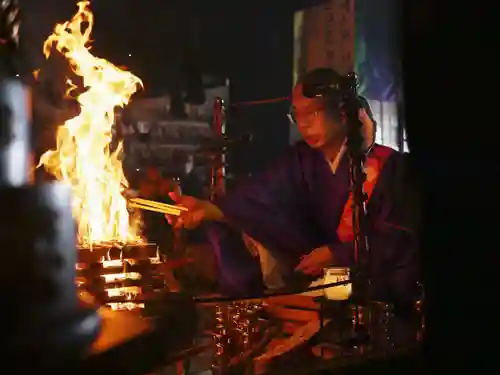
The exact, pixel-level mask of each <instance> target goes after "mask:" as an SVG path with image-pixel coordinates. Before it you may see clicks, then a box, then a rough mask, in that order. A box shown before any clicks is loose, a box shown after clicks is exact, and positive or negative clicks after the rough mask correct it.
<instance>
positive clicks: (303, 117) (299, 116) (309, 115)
mask: <svg viewBox="0 0 500 375" xmlns="http://www.w3.org/2000/svg"><path fill="white" fill-rule="evenodd" d="M321 112H322V111H319V110H314V111H305V112H300V113H297V111H295V110H294V109H293V108H292V109H291V110H290V112H289V113H288V114H287V117H288V120H290V122H291V123H292V124H294V125H299V124H300V123H306V124H307V123H309V122H311V121H312V120H313V119H314V118H315V117H318V116H319V115H320V114H321Z"/></svg>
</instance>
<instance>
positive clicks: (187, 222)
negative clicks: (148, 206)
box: [165, 192, 224, 229]
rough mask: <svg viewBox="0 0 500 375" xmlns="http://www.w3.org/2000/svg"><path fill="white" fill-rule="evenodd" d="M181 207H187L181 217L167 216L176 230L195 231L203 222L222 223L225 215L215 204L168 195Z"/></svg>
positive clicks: (173, 193)
mask: <svg viewBox="0 0 500 375" xmlns="http://www.w3.org/2000/svg"><path fill="white" fill-rule="evenodd" d="M168 195H169V196H170V198H172V200H173V201H174V202H175V203H176V204H177V205H179V206H182V207H186V208H187V209H188V210H187V211H181V214H180V215H179V216H173V215H165V217H166V218H167V220H168V222H169V223H170V224H171V225H172V226H173V227H174V228H175V229H180V228H186V229H194V228H196V227H197V226H198V225H200V224H201V223H202V222H203V221H221V220H223V218H224V214H223V213H222V212H221V210H219V208H218V207H217V206H215V205H214V204H213V203H211V202H209V201H205V200H201V199H196V198H194V197H190V196H187V195H178V194H177V193H175V192H171V193H169V194H168Z"/></svg>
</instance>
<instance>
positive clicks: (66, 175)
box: [39, 1, 142, 245]
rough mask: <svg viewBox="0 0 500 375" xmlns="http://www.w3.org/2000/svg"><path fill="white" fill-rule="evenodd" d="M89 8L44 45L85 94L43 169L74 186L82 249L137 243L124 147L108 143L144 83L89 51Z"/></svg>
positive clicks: (59, 133)
mask: <svg viewBox="0 0 500 375" xmlns="http://www.w3.org/2000/svg"><path fill="white" fill-rule="evenodd" d="M89 4H90V2H89V1H81V2H79V3H78V12H77V13H76V14H75V15H74V16H73V18H72V19H71V21H68V22H66V23H64V24H58V25H56V27H55V28H54V32H53V33H52V35H50V36H49V37H48V38H47V40H46V41H45V44H44V48H43V49H44V54H45V57H46V58H48V57H49V56H50V54H51V52H52V51H53V50H54V48H55V49H56V50H57V51H59V52H60V53H61V54H62V55H64V56H65V57H66V59H67V60H68V62H69V64H70V66H71V68H72V70H73V71H74V72H75V74H76V75H78V76H80V77H81V78H82V81H83V86H84V87H85V92H83V93H82V94H80V95H78V96H77V100H78V103H79V104H80V107H81V108H80V114H79V115H78V116H76V117H74V118H72V119H70V120H68V121H66V122H65V124H64V125H62V126H60V127H59V128H58V131H57V149H56V150H50V151H48V152H46V153H45V154H44V155H42V157H41V158H40V162H39V166H42V165H43V166H44V167H45V169H46V170H47V171H49V172H50V173H52V174H53V175H54V176H55V177H56V178H57V179H58V180H61V181H65V182H68V183H69V184H71V185H72V187H73V195H74V202H73V215H74V217H75V219H76V220H77V222H78V240H79V243H80V244H81V245H92V244H96V243H102V242H110V241H111V242H115V241H116V242H124V243H128V242H132V241H134V242H135V241H136V240H137V239H138V235H139V233H138V228H137V226H136V225H134V224H133V223H132V220H131V218H130V217H129V212H128V211H127V202H126V199H125V198H124V197H123V196H122V191H123V189H124V188H125V187H126V186H127V185H128V184H127V180H126V178H125V176H124V174H123V169H122V163H121V161H120V159H119V154H120V151H121V145H120V146H119V147H118V148H117V149H116V150H115V151H113V152H112V151H111V149H110V142H111V137H112V127H113V123H114V120H115V114H114V111H115V109H116V108H117V107H123V106H124V105H126V104H127V103H128V101H129V99H130V97H131V96H132V95H133V94H134V93H135V92H136V90H137V89H138V88H140V87H141V86H142V82H141V80H140V79H139V78H137V77H136V76H134V75H133V74H132V73H130V72H127V71H124V70H121V69H119V68H118V67H116V66H115V65H113V64H112V63H110V62H109V61H106V60H104V59H102V58H98V57H96V56H93V55H92V54H91V53H90V48H89V46H88V44H89V42H90V35H91V32H92V26H93V21H94V17H93V14H92V12H91V11H90V9H89ZM68 84H69V86H70V87H69V89H68V93H72V92H74V88H75V85H74V84H72V83H71V82H70V81H69V80H68Z"/></svg>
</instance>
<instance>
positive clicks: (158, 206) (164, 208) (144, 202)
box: [129, 198, 188, 216]
mask: <svg viewBox="0 0 500 375" xmlns="http://www.w3.org/2000/svg"><path fill="white" fill-rule="evenodd" d="M129 202H130V203H129V207H131V208H139V209H141V210H146V211H153V212H158V213H161V214H166V215H173V216H179V215H180V214H181V211H187V210H188V209H187V208H186V207H182V206H175V205H172V204H166V203H161V202H156V201H150V200H148V199H142V198H131V199H129Z"/></svg>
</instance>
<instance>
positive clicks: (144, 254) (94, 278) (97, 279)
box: [77, 244, 166, 310]
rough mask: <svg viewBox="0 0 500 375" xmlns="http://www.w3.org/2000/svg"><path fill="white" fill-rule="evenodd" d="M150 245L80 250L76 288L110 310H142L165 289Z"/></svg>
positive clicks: (155, 251)
mask: <svg viewBox="0 0 500 375" xmlns="http://www.w3.org/2000/svg"><path fill="white" fill-rule="evenodd" d="M162 263H163V259H162V257H161V256H160V254H159V252H158V247H157V246H156V245H153V244H146V245H142V244H141V245H134V246H125V247H123V248H118V247H109V248H106V247H104V246H98V247H94V248H92V249H80V251H79V262H78V264H77V273H78V277H77V285H78V286H79V288H82V289H85V290H87V291H88V292H90V293H91V294H93V295H94V296H95V297H96V298H97V300H98V301H99V302H100V303H102V304H106V305H108V306H110V307H111V308H112V309H113V310H136V309H141V308H144V301H145V300H148V299H150V298H152V297H153V296H154V295H155V294H156V293H159V292H163V291H164V290H165V288H166V283H165V277H164V276H163V273H162V271H161V270H160V267H159V265H161V264H162Z"/></svg>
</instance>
